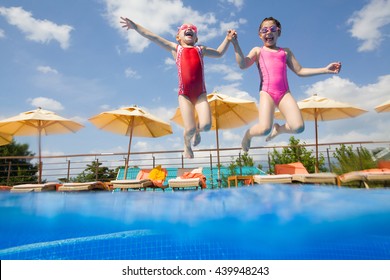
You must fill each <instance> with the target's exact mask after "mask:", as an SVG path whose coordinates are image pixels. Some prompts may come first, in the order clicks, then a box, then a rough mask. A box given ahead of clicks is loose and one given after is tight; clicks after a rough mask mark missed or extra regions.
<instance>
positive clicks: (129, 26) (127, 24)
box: [120, 17, 135, 30]
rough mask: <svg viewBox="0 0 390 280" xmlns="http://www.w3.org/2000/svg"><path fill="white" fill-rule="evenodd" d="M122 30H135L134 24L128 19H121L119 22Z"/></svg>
mask: <svg viewBox="0 0 390 280" xmlns="http://www.w3.org/2000/svg"><path fill="white" fill-rule="evenodd" d="M120 23H121V24H122V27H123V28H127V30H129V29H135V23H134V22H132V21H131V20H129V19H128V18H125V17H121V22H120Z"/></svg>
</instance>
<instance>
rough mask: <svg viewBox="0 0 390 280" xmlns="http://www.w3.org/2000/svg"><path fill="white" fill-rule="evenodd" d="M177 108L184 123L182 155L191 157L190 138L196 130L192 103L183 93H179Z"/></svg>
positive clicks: (192, 155) (192, 154)
mask: <svg viewBox="0 0 390 280" xmlns="http://www.w3.org/2000/svg"><path fill="white" fill-rule="evenodd" d="M178 99H179V108H180V112H181V116H182V119H183V124H184V157H186V158H193V157H194V153H193V152H192V148H191V138H192V137H193V136H194V134H195V132H196V121H195V110H194V105H193V104H192V103H191V101H190V100H189V99H187V98H186V97H185V96H183V95H179V98H178Z"/></svg>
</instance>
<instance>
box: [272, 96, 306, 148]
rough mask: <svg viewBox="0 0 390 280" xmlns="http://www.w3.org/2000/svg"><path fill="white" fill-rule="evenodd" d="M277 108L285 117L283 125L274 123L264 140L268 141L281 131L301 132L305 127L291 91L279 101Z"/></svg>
mask: <svg viewBox="0 0 390 280" xmlns="http://www.w3.org/2000/svg"><path fill="white" fill-rule="evenodd" d="M279 110H280V112H281V113H282V114H283V116H284V118H285V119H286V123H285V124H284V125H278V124H275V125H274V127H273V129H272V132H271V134H270V135H269V136H268V137H267V139H266V141H270V140H272V139H273V138H275V137H276V136H277V135H279V134H282V133H291V134H295V133H301V132H302V131H303V130H304V129H305V124H304V122H303V118H302V114H301V111H300V110H299V107H298V104H297V102H296V101H295V99H294V97H293V96H292V95H291V93H286V95H285V96H284V97H283V98H282V100H281V101H280V103H279Z"/></svg>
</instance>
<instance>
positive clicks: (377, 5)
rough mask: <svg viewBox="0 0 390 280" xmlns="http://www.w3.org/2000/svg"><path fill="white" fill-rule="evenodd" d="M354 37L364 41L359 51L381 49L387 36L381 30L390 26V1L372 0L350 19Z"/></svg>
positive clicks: (351, 31)
mask: <svg viewBox="0 0 390 280" xmlns="http://www.w3.org/2000/svg"><path fill="white" fill-rule="evenodd" d="M348 24H350V25H352V27H351V29H350V30H349V32H350V33H351V35H352V37H354V38H357V39H358V40H361V41H363V42H362V44H361V45H360V47H359V48H358V51H360V52H364V51H373V50H375V49H376V48H378V47H379V45H380V44H381V42H382V41H383V40H384V38H385V36H383V34H382V33H381V30H380V29H381V28H383V27H384V26H386V25H388V24H390V0H371V1H370V2H369V3H368V4H367V5H366V6H364V7H363V8H362V9H361V10H360V11H357V12H355V13H354V14H353V15H352V16H351V17H350V18H349V19H348Z"/></svg>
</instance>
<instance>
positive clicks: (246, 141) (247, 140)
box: [241, 130, 251, 153]
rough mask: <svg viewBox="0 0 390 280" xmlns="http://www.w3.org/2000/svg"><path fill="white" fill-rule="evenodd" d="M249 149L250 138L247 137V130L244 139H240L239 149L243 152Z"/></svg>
mask: <svg viewBox="0 0 390 280" xmlns="http://www.w3.org/2000/svg"><path fill="white" fill-rule="evenodd" d="M250 147H251V138H250V137H249V131H248V130H247V131H246V132H245V136H244V138H242V141H241V148H242V150H243V151H244V152H246V153H247V152H248V151H249V149H250Z"/></svg>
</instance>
